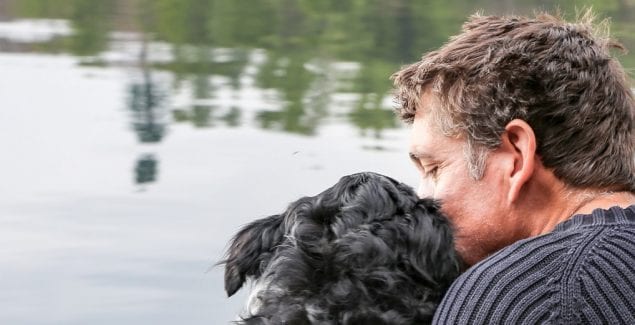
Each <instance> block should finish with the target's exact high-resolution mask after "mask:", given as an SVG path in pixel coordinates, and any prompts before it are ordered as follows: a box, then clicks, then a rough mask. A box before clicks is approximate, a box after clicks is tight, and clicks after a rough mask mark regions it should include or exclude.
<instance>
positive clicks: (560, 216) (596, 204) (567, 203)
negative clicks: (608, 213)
mask: <svg viewBox="0 0 635 325" xmlns="http://www.w3.org/2000/svg"><path fill="white" fill-rule="evenodd" d="M560 197H561V198H562V202H554V203H555V204H554V205H552V208H553V209H551V211H549V212H548V213H547V214H545V218H542V220H540V224H535V227H534V228H533V231H532V235H533V236H537V235H544V234H546V233H549V232H551V231H552V230H553V229H554V228H555V227H556V225H557V224H559V223H561V222H563V221H566V220H568V219H570V218H571V217H573V216H574V215H577V214H590V213H591V212H593V210H595V209H608V208H611V207H614V206H619V207H622V208H626V207H628V206H630V205H633V204H635V194H633V193H631V192H609V191H568V193H566V195H563V196H560Z"/></svg>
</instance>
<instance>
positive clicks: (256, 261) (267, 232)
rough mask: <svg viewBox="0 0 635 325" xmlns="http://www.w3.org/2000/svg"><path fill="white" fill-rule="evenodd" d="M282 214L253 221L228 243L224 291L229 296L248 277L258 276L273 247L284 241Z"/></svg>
mask: <svg viewBox="0 0 635 325" xmlns="http://www.w3.org/2000/svg"><path fill="white" fill-rule="evenodd" d="M283 219H284V217H283V216H282V215H274V216H270V217H267V218H264V219H260V220H256V221H254V222H252V223H250V224H248V225H246V226H245V227H243V228H242V229H241V230H240V231H239V232H238V233H237V234H236V236H234V238H233V239H232V240H231V244H230V246H229V249H228V250H227V254H226V256H227V258H226V259H225V260H223V261H221V262H220V263H219V264H225V291H226V292H227V296H228V297H231V296H232V295H233V294H234V293H235V292H236V291H238V289H240V288H241V287H242V285H243V283H244V282H245V280H246V278H247V277H248V276H253V277H256V278H258V277H260V275H261V272H262V268H261V266H264V265H267V264H268V263H269V260H270V259H271V256H272V255H273V252H274V250H275V248H276V247H277V246H278V245H280V243H282V241H283V239H284V225H283V223H282V221H283Z"/></svg>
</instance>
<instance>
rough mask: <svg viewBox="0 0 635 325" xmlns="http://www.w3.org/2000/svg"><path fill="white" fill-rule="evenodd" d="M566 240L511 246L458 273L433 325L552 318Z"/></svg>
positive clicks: (538, 240) (556, 238) (533, 321)
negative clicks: (458, 275)
mask: <svg viewBox="0 0 635 325" xmlns="http://www.w3.org/2000/svg"><path fill="white" fill-rule="evenodd" d="M570 239H571V238H568V237H567V236H551V237H547V238H536V239H529V240H524V241H520V242H518V243H515V244H513V245H511V246H509V247H507V248H505V249H503V250H501V251H499V252H498V253H496V254H494V255H493V256H491V257H489V258H487V259H485V260H484V261H482V262H480V263H478V264H476V265H474V266H473V267H471V268H470V269H469V270H467V271H466V272H465V273H464V274H462V275H461V276H460V277H459V278H458V279H457V280H456V281H455V282H454V283H453V284H452V286H451V287H450V289H449V290H448V292H447V293H446V295H445V297H444V299H443V301H442V302H441V304H440V305H439V308H438V309H437V312H436V314H435V317H434V320H433V324H537V323H545V322H549V321H550V320H553V319H555V318H556V317H557V316H558V315H557V312H556V311H555V310H556V308H554V307H555V306H556V305H557V304H558V300H559V299H558V294H557V293H558V285H557V280H556V277H554V274H555V273H556V272H557V271H558V269H559V267H560V265H561V263H560V261H561V260H562V258H563V256H564V255H566V252H567V247H566V245H562V244H561V243H563V242H566V241H567V240H570Z"/></svg>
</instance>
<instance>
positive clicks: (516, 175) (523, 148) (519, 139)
mask: <svg viewBox="0 0 635 325" xmlns="http://www.w3.org/2000/svg"><path fill="white" fill-rule="evenodd" d="M501 147H502V148H504V149H505V150H506V151H507V152H508V153H509V154H510V155H511V158H512V160H513V168H510V172H509V174H508V177H509V178H508V182H509V192H508V195H507V200H508V202H509V203H513V202H515V201H516V200H517V199H518V197H519V195H520V192H521V190H522V188H523V186H524V185H525V184H526V183H527V181H529V179H530V178H531V177H532V175H533V174H534V169H535V167H536V166H535V162H536V135H535V134H534V130H533V129H532V128H531V126H529V124H527V122H525V121H523V120H520V119H514V120H512V121H511V122H509V123H507V125H506V126H505V132H503V134H502V136H501Z"/></svg>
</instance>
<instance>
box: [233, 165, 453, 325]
mask: <svg viewBox="0 0 635 325" xmlns="http://www.w3.org/2000/svg"><path fill="white" fill-rule="evenodd" d="M224 263H225V289H226V291H227V294H228V295H229V296H231V295H232V294H234V293H235V292H236V291H237V290H238V289H240V287H241V286H242V285H243V283H244V282H245V280H246V279H247V278H253V279H254V280H256V281H257V283H258V284H259V285H258V287H259V288H258V289H257V290H256V292H254V297H255V298H254V299H253V300H252V302H251V303H250V305H251V306H250V315H248V316H246V318H245V322H246V323H249V324H251V323H253V324H281V323H286V324H303V323H306V324H309V323H316V322H318V323H337V324H356V323H379V324H381V323H384V324H405V323H421V322H429V321H430V320H431V318H432V315H433V314H434V310H435V308H436V306H437V304H438V303H439V301H440V299H441V298H442V296H443V293H444V292H445V289H446V288H447V287H448V286H449V284H450V283H451V282H452V281H453V280H454V278H456V276H458V273H459V268H460V264H461V263H460V260H459V258H458V255H457V254H456V251H455V250H454V245H453V237H452V231H451V227H450V224H449V223H448V221H447V219H446V218H445V217H444V216H443V215H442V214H441V212H440V211H439V207H438V205H437V204H436V203H435V202H433V201H432V200H428V199H423V200H420V199H419V198H417V196H416V194H415V193H414V191H413V190H412V189H411V188H410V187H408V186H406V185H404V184H401V183H399V182H397V181H395V180H393V179H391V178H389V177H386V176H382V175H379V174H375V173H359V174H354V175H350V176H345V177H343V178H342V179H341V180H340V181H339V182H338V183H337V184H335V185H334V186H333V187H331V188H329V189H327V190H326V191H324V192H322V193H320V194H318V195H316V196H314V197H304V198H301V199H300V200H298V201H296V202H294V203H292V204H291V205H290V206H289V207H288V209H287V210H286V211H285V212H284V213H282V214H280V215H274V216H270V217H268V218H264V219H260V220H257V221H254V222H252V223H250V224H248V225H247V226H245V227H244V228H243V229H241V230H240V231H239V232H238V233H237V234H236V236H235V237H234V238H233V240H232V241H231V244H230V247H229V249H228V252H227V258H226V259H225V260H224Z"/></svg>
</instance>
